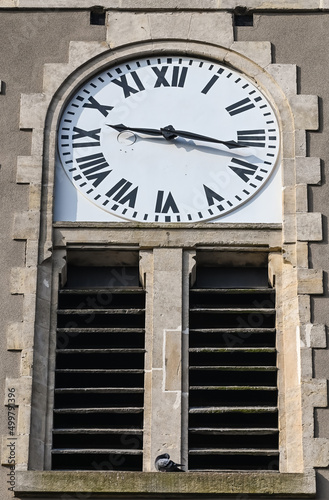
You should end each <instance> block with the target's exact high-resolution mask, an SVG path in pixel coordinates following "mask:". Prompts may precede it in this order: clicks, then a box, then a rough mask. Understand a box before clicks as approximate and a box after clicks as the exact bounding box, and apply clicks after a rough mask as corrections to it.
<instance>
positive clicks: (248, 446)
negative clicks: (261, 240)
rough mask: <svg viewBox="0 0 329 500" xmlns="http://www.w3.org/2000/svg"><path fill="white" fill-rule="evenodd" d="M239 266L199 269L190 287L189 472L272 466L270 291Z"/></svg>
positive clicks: (257, 275)
mask: <svg viewBox="0 0 329 500" xmlns="http://www.w3.org/2000/svg"><path fill="white" fill-rule="evenodd" d="M243 269H244V268H241V269H240V271H241V272H240V273H239V272H237V269H236V268H233V269H229V268H225V269H224V268H199V269H198V271H197V280H196V284H195V286H194V287H193V288H191V289H190V324H189V327H190V330H189V332H190V333H189V431H188V448H189V470H192V471H193V470H201V471H205V470H209V471H213V470H225V471H230V470H240V471H241V470H262V471H277V470H278V468H279V442H278V434H279V431H278V408H277V399H278V391H277V368H276V340H275V291H274V289H273V288H270V287H269V286H268V284H267V279H266V283H264V276H267V269H265V268H259V269H254V271H255V272H254V274H253V273H252V268H248V269H247V270H245V271H244V270H243ZM252 274H253V276H252ZM211 276H212V278H211ZM238 276H240V278H239V279H238ZM250 276H252V277H251V278H250ZM215 281H217V283H218V285H217V288H216V287H215V286H214V285H215V284H214V282H215ZM232 282H234V284H235V286H236V287H235V288H234V287H233V286H232ZM250 283H251V284H252V285H250ZM202 285H203V286H202ZM237 285H238V286H237Z"/></svg>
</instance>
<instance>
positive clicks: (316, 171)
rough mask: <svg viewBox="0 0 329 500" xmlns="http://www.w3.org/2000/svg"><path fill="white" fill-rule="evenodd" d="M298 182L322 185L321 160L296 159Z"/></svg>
mask: <svg viewBox="0 0 329 500" xmlns="http://www.w3.org/2000/svg"><path fill="white" fill-rule="evenodd" d="M296 182H297V184H304V183H305V184H320V182H321V161H320V158H308V157H305V158H303V157H300V158H296Z"/></svg>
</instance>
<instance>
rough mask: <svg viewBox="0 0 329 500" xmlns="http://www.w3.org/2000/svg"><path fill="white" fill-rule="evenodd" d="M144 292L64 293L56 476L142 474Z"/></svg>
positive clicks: (54, 446)
mask: <svg viewBox="0 0 329 500" xmlns="http://www.w3.org/2000/svg"><path fill="white" fill-rule="evenodd" d="M144 328H145V292H144V290H143V289H142V288H138V287H130V288H129V287H127V288H108V289H105V288H101V289H99V290H98V289H95V288H92V289H90V288H87V287H86V288H85V289H84V288H80V289H76V288H74V289H68V288H64V289H61V290H60V291H59V298H58V311H57V349H56V370H55V390H54V410H53V443H52V468H53V469H54V470H97V469H106V470H125V471H138V470H142V455H143V411H144V408H143V407H144V355H145V340H144V333H145V332H144Z"/></svg>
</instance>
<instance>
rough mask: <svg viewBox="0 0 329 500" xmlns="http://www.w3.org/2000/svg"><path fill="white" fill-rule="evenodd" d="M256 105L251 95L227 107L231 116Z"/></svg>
mask: <svg viewBox="0 0 329 500" xmlns="http://www.w3.org/2000/svg"><path fill="white" fill-rule="evenodd" d="M254 107H255V105H254V103H253V102H251V100H250V99H249V97H246V98H245V99H242V101H238V102H236V103H234V104H231V106H228V107H227V108H225V109H226V111H228V113H229V114H230V115H231V116H234V115H237V114H239V113H243V112H244V111H247V110H248V109H251V108H254Z"/></svg>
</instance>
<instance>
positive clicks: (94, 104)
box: [83, 97, 113, 116]
mask: <svg viewBox="0 0 329 500" xmlns="http://www.w3.org/2000/svg"><path fill="white" fill-rule="evenodd" d="M88 101H89V102H85V103H84V105H83V107H84V108H90V109H97V110H98V111H99V112H100V113H102V115H103V116H107V115H108V114H109V111H111V110H112V109H113V106H106V105H105V104H100V103H99V102H98V101H96V99H95V98H94V97H89V99H88Z"/></svg>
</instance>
